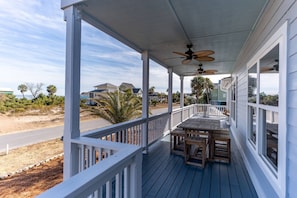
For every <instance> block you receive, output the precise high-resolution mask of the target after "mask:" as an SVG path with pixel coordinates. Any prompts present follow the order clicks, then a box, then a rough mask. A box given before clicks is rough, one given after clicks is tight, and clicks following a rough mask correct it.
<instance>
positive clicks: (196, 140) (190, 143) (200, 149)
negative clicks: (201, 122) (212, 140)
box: [184, 129, 208, 168]
mask: <svg viewBox="0 0 297 198" xmlns="http://www.w3.org/2000/svg"><path fill="white" fill-rule="evenodd" d="M207 141H208V132H205V131H197V130H190V129H186V130H185V149H184V155H185V163H186V164H190V165H195V166H199V167H202V168H204V166H205V162H206V157H207V156H206V155H207V152H206V150H207Z"/></svg>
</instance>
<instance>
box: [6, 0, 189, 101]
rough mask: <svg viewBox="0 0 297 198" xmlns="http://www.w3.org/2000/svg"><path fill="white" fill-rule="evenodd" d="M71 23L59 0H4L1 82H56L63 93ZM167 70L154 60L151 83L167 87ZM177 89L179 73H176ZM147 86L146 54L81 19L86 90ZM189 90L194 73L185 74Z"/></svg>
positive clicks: (83, 86) (9, 84)
mask: <svg viewBox="0 0 297 198" xmlns="http://www.w3.org/2000/svg"><path fill="white" fill-rule="evenodd" d="M65 27H66V23H65V22H64V20H63V11H62V10H61V9H60V1H59V0H56V1H42V0H30V1H26V2H25V1H24V0H14V1H0V54H1V55H0V62H1V71H2V72H0V87H7V88H11V89H13V90H14V92H15V94H19V91H18V90H17V86H18V85H20V84H22V83H25V82H32V83H39V82H42V83H44V84H45V87H44V93H46V86H48V85H50V84H54V85H55V86H56V87H57V90H58V91H57V94H59V95H64V91H65V90H64V89H65V87H64V85H65V35H66V30H65ZM3 71H4V72H3ZM167 80H168V73H167V70H166V69H165V68H163V67H161V66H159V65H157V64H156V63H154V62H152V61H151V67H150V86H155V87H156V91H160V92H166V90H167V87H168V81H167ZM173 80H174V81H173V88H174V90H173V91H174V92H175V91H177V90H179V86H180V81H179V77H177V76H176V75H174V78H173ZM106 82H108V83H112V84H115V85H120V84H121V83H122V82H128V83H132V84H134V86H136V87H139V88H141V87H142V61H141V55H140V54H139V53H137V52H135V51H133V50H132V49H130V48H129V47H127V46H125V45H124V44H122V43H120V42H118V41H117V40H115V39H113V38H111V37H110V36H108V35H106V34H104V33H102V32H100V31H99V30H97V29H96V28H94V27H92V26H90V25H89V24H87V23H82V60H81V91H89V90H92V89H93V86H95V85H98V84H101V83H106ZM184 82H185V86H184V87H185V92H190V79H188V78H185V81H184Z"/></svg>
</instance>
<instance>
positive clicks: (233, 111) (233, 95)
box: [231, 78, 237, 121]
mask: <svg viewBox="0 0 297 198" xmlns="http://www.w3.org/2000/svg"><path fill="white" fill-rule="evenodd" d="M236 83H237V78H235V79H234V80H233V81H232V83H231V118H232V120H233V121H236V100H237V93H236Z"/></svg>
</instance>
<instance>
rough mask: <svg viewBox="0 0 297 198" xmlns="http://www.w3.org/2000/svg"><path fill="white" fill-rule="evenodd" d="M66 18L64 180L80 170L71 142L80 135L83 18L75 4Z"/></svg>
mask: <svg viewBox="0 0 297 198" xmlns="http://www.w3.org/2000/svg"><path fill="white" fill-rule="evenodd" d="M64 14H65V20H66V76H65V118H64V139H63V141H64V171H63V172H64V180H65V179H67V178H70V177H71V176H73V175H74V174H76V173H77V172H78V163H79V161H78V160H79V159H78V158H79V157H78V148H77V146H75V145H73V144H72V143H71V139H72V138H76V137H79V136H80V129H79V116H80V115H79V111H80V107H79V105H80V50H81V18H80V15H79V11H78V10H77V9H76V7H75V6H70V7H67V8H66V9H65V10H64Z"/></svg>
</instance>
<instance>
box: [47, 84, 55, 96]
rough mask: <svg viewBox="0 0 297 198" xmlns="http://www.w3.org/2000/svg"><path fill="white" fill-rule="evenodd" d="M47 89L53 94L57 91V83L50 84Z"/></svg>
mask: <svg viewBox="0 0 297 198" xmlns="http://www.w3.org/2000/svg"><path fill="white" fill-rule="evenodd" d="M46 90H47V92H48V95H49V96H53V95H54V94H55V93H56V92H57V87H56V86H55V85H49V86H47V88H46Z"/></svg>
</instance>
